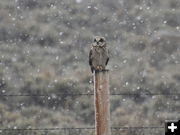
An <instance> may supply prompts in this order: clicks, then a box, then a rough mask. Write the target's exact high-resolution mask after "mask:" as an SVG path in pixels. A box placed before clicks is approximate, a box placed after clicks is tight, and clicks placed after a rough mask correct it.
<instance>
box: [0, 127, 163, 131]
mask: <svg viewBox="0 0 180 135" xmlns="http://www.w3.org/2000/svg"><path fill="white" fill-rule="evenodd" d="M121 129H126V130H127V129H164V126H150V127H148V126H147V127H145V126H143V127H129V126H121V127H111V130H121ZM25 130H26V131H47V130H48V131H53V130H95V127H75V128H73V127H66V128H60V127H55V128H0V131H25Z"/></svg>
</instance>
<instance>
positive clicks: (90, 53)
mask: <svg viewBox="0 0 180 135" xmlns="http://www.w3.org/2000/svg"><path fill="white" fill-rule="evenodd" d="M92 50H93V48H91V50H90V52H89V65H90V67H91V72H92V73H93V71H94V68H93V65H92V61H93V55H92V53H93V51H92Z"/></svg>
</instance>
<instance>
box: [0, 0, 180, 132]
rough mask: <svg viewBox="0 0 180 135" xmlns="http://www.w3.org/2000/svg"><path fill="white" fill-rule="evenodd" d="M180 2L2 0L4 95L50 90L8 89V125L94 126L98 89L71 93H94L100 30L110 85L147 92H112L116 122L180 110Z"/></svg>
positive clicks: (1, 106) (0, 75)
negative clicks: (94, 47)
mask: <svg viewBox="0 0 180 135" xmlns="http://www.w3.org/2000/svg"><path fill="white" fill-rule="evenodd" d="M179 7H180V1H179V0H111V1H110V0H0V95H9V94H13V95H21V94H28V95H47V96H0V127H1V128H13V129H18V128H47V127H94V97H93V95H91V96H90V95H88V96H86V95H79V96H71V95H68V94H72V93H76V94H81V93H93V76H92V74H91V71H90V68H89V65H88V55H89V50H90V45H91V43H92V41H93V37H94V36H104V37H105V38H106V40H107V44H108V47H109V49H110V52H111V58H110V62H109V64H108V69H110V92H111V93H138V94H140V95H126V96H125V95H112V96H110V97H111V125H112V127H119V126H161V127H162V126H164V121H165V119H177V118H180V100H179V99H180V96H179V95H171V93H180V8H179ZM58 93H67V95H63V96H62V95H58ZM148 93H149V94H150V93H158V94H160V95H148ZM26 132H27V131H26ZM87 132H89V131H87ZM91 132H92V131H91ZM118 132H119V131H118ZM152 132H153V133H152ZM163 132H164V129H156V130H155V131H152V130H143V131H141V130H136V131H133V132H132V131H129V130H125V131H121V132H119V133H114V134H116V135H117V134H124V135H129V134H131V135H136V134H137V135H141V134H147V133H148V134H151V133H152V134H153V135H156V134H157V135H159V134H163ZM0 134H2V135H5V134H8V135H17V134H18V135H24V134H27V133H25V132H24V133H23V132H22V131H21V132H20V131H16V132H12V131H3V130H0ZM29 134H32V135H57V134H62V135H64V134H67V133H65V132H62V133H60V131H57V132H56V131H53V132H44V131H31V133H29ZM69 134H70V133H69ZM71 134H73V135H75V134H87V135H88V134H90V133H75V132H73V131H72V133H71ZM91 134H93V133H91Z"/></svg>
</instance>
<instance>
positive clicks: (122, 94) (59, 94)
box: [0, 92, 180, 97]
mask: <svg viewBox="0 0 180 135" xmlns="http://www.w3.org/2000/svg"><path fill="white" fill-rule="evenodd" d="M145 95H147V96H180V93H142V92H141V93H111V94H110V96H145ZM51 96H94V93H58V94H55V93H53V94H0V97H51Z"/></svg>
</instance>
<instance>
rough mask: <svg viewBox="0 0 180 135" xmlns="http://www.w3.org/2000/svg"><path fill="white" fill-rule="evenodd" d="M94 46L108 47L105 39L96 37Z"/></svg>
mask: <svg viewBox="0 0 180 135" xmlns="http://www.w3.org/2000/svg"><path fill="white" fill-rule="evenodd" d="M94 44H95V45H96V46H100V47H103V46H106V39H105V38H104V37H99V36H96V37H94Z"/></svg>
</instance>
